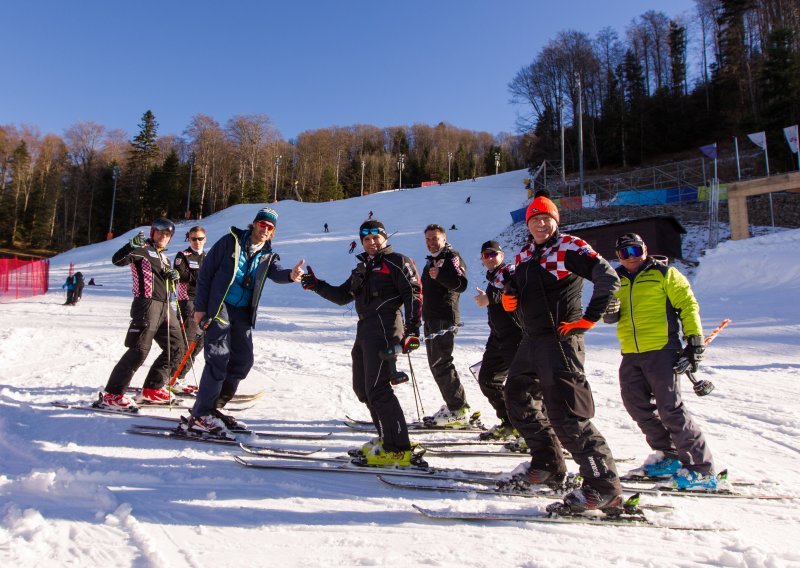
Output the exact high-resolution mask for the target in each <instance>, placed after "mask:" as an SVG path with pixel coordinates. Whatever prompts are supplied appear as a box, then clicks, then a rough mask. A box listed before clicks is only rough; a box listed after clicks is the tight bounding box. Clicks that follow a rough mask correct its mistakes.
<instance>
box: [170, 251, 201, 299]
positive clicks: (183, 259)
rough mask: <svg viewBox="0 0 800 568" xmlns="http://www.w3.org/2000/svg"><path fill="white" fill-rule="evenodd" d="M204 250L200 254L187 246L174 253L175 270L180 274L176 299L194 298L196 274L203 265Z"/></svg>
mask: <svg viewBox="0 0 800 568" xmlns="http://www.w3.org/2000/svg"><path fill="white" fill-rule="evenodd" d="M205 258H206V251H203V252H201V253H200V254H198V253H196V252H195V251H194V250H192V247H188V248H186V249H185V250H182V251H180V252H179V253H178V254H176V255H175V263H174V266H175V270H177V271H178V274H180V275H181V279H180V281H179V282H178V300H194V296H195V291H196V288H197V275H198V274H199V273H200V268H202V266H203V260H205Z"/></svg>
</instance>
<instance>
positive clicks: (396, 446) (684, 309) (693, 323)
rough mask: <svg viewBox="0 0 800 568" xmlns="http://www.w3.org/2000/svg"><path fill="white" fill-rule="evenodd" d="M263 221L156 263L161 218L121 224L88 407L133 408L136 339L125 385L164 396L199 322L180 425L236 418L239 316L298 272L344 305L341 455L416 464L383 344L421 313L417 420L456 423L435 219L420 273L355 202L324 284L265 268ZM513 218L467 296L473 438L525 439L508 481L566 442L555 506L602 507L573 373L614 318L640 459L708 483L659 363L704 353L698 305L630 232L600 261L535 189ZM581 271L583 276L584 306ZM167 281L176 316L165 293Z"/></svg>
mask: <svg viewBox="0 0 800 568" xmlns="http://www.w3.org/2000/svg"><path fill="white" fill-rule="evenodd" d="M277 220H278V214H277V212H276V211H274V210H273V209H270V208H263V209H261V210H259V211H258V213H257V215H256V217H255V219H253V221H252V223H250V224H249V225H248V227H247V229H237V228H235V227H231V229H230V232H229V233H228V234H226V235H225V236H223V237H222V238H221V239H220V240H219V241H217V243H216V244H215V245H214V246H213V247H212V249H211V251H210V252H209V254H208V256H206V254H205V252H204V251H203V244H204V239H205V231H204V230H203V229H202V227H193V228H192V229H191V230H190V231H189V232H188V233H187V240H189V241H190V246H189V248H187V249H186V250H183V251H181V252H180V253H178V255H177V256H176V259H175V263H174V266H170V264H169V261H168V259H167V258H166V256H165V255H164V249H165V247H166V246H167V244H168V243H169V241H170V239H171V238H172V235H173V234H174V232H175V227H174V225H173V224H172V223H171V222H170V221H169V220H167V219H163V218H162V219H158V220H156V221H155V222H154V223H153V226H152V228H151V231H150V237H149V238H148V239H145V238H144V235H143V234H140V235H137V237H134V239H132V240H131V242H130V243H128V244H126V245H125V246H123V247H122V248H121V249H120V250H119V251H118V252H117V253H116V254H115V255H114V257H113V259H112V260H113V262H114V264H117V265H119V266H124V265H130V266H131V273H132V277H133V293H134V301H133V305H132V307H131V318H132V322H131V325H130V328H129V330H128V335H127V336H126V340H125V345H126V347H128V351H127V352H126V353H125V354H124V355H123V357H122V359H121V360H120V361H119V363H118V364H117V366H116V367H115V368H114V371H113V372H112V374H111V377H110V378H109V381H108V384H107V385H106V389H105V392H104V393H103V394H102V395H101V399H100V401H99V404H101V405H105V406H108V407H114V408H120V409H125V408H135V405H136V403H135V402H134V401H133V400H132V399H131V398H130V397H128V396H127V395H126V391H127V388H128V386H129V384H130V381H131V378H132V376H133V373H134V372H135V371H136V369H138V367H139V366H140V365H141V364H142V362H143V361H144V359H145V357H146V356H147V353H148V351H149V349H150V345H151V344H152V341H153V340H155V341H156V342H157V343H158V345H159V346H160V347H161V348H162V350H163V353H162V354H161V355H160V356H159V357H158V358H157V359H156V361H155V363H154V364H153V366H152V367H151V369H150V372H149V373H148V375H147V377H146V379H145V383H144V388H143V389H142V392H141V395H140V400H142V401H146V402H149V403H155V404H165V403H169V402H170V401H171V400H172V399H173V394H172V393H171V392H170V388H167V387H169V386H170V385H168V381H169V380H170V376H171V373H172V372H174V366H175V364H176V362H177V361H179V360H181V358H183V357H184V352H185V350H186V346H187V345H192V344H191V343H189V337H190V336H194V337H195V338H196V339H198V342H199V338H202V337H203V334H204V335H205V338H204V341H205V349H204V356H205V363H206V364H205V368H204V370H203V373H202V376H201V379H200V384H199V389H198V390H197V393H196V400H195V403H194V406H193V408H192V410H191V416H190V417H189V418H188V419H187V420H186V422H185V424H184V426H183V427H185V428H187V429H194V430H199V431H202V432H208V433H210V434H213V435H218V436H224V437H231V438H232V437H233V436H232V434H231V433H230V429H232V428H234V427H236V426H237V423H236V421H235V420H234V419H233V418H232V417H230V416H228V415H225V414H223V413H222V412H221V410H220V408H222V407H224V405H225V403H226V402H227V401H229V400H230V399H231V397H232V396H233V395H234V394H235V392H236V389H237V387H238V384H239V382H240V381H241V380H242V379H244V378H245V377H246V376H247V374H248V372H249V370H250V368H251V367H252V365H253V342H252V329H253V327H254V325H255V320H256V316H257V311H258V310H257V308H258V303H259V299H260V296H261V294H262V290H263V286H264V283H265V281H266V279H267V278H269V279H271V280H273V281H274V282H276V283H291V282H300V283H301V285H302V287H303V288H304V289H306V290H310V291H313V292H315V293H316V294H318V295H320V296H321V297H323V298H325V299H327V300H329V301H331V302H333V303H336V304H339V305H345V304H349V303H351V302H355V311H356V314H357V315H358V324H357V330H356V337H355V343H354V345H353V348H352V359H353V371H352V379H353V390H354V392H355V394H356V396H357V397H358V399H359V401H361V402H362V403H364V404H365V405H366V407H367V409H368V410H369V412H370V416H371V417H372V421H373V423H374V426H375V428H376V430H377V432H378V437H377V438H376V439H374V440H372V441H371V442H369V443H367V444H365V445H364V446H363V447H362V448H361V449H360V450H358V451H355V452H354V454H355V455H356V456H357V459H359V460H361V461H363V462H364V463H365V464H367V465H372V466H389V467H397V466H401V467H402V466H410V465H415V464H416V465H419V464H423V463H424V461H423V460H422V457H421V455H419V454H418V453H416V452H414V451H413V450H412V446H411V442H410V439H409V434H408V427H407V424H406V421H405V417H404V414H403V410H402V408H401V406H400V403H399V401H398V399H397V397H396V395H395V393H394V390H393V381H394V380H396V378H397V374H396V370H395V365H394V363H395V361H396V359H397V356H398V354H400V353H409V352H411V351H413V350H415V349H417V348H419V347H420V345H421V341H420V328H422V329H423V331H424V343H425V348H426V354H427V358H428V363H429V366H430V369H431V373H432V374H433V376H434V379H435V380H436V383H437V385H438V387H439V389H440V392H441V393H442V397H443V399H444V402H445V404H444V405H443V406H442V407H441V408H440V409H439V411H437V412H436V413H435V414H434V415H433V416H430V417H426V422H427V423H428V424H429V425H432V426H437V427H444V428H461V427H465V426H468V425H469V424H470V422H471V421H472V420H473V415H472V412H471V409H470V407H469V404H468V403H467V399H466V394H465V391H464V388H463V385H462V384H461V381H460V378H459V376H458V372H457V371H456V368H455V365H454V363H453V347H454V339H455V336H456V334H457V331H458V327H459V326H460V325H461V322H460V315H459V297H460V295H461V293H463V292H464V291H465V290H466V289H467V285H468V282H467V276H466V272H467V268H466V264H465V263H464V260H463V258H462V257H461V255H460V254H459V253H458V252H457V251H456V250H455V249H453V247H452V246H451V245H450V244H449V243H448V242H447V234H446V231H445V229H444V228H443V227H441V226H440V225H436V224H431V225H428V226H427V227H426V228H425V231H424V236H425V244H426V247H427V249H428V252H429V253H430V254H429V256H427V258H426V263H425V265H424V268H423V270H422V272H421V274H420V273H418V272H417V269H416V266H415V264H414V262H413V260H411V259H410V258H409V257H407V256H405V255H403V254H401V253H400V252H397V251H395V250H393V248H392V246H391V245H390V244H389V243H388V242H387V241H388V238H389V237H388V235H387V232H386V228H385V226H384V225H383V223H382V222H381V221H379V220H377V219H374V218H372V216H370V218H369V219H367V220H366V221H364V222H363V223H362V224H361V226H360V227H359V235H358V236H359V239H360V242H361V245H362V247H363V249H364V251H363V252H362V253H360V254H358V255H356V258H357V264H356V267H355V268H354V269H353V270H352V272H351V274H350V276H349V277H348V278H347V279H346V280H345V281H344V282H343V283H342V284H339V285H338V286H337V285H332V284H329V283H327V282H326V281H324V280H322V279H320V278H319V277H318V276H317V275H316V274H315V273H314V271H313V269H312V268H311V267H310V266H309V267H307V270H304V269H303V265H304V262H305V261H304V260H300V261H299V262H297V264H296V265H295V266H294V267H293V268H291V269H284V268H282V267H281V265H280V262H279V260H280V259H279V257H278V255H277V254H276V253H275V252H274V251H273V249H272V239H273V237H274V235H275V230H276V225H277ZM526 225H527V227H528V230H529V233H530V238H529V240H528V243H527V244H526V245H525V246H523V247H522V249H521V250H520V251H519V253H517V255H516V256H515V258H514V261H513V262H506V261H505V257H504V253H503V250H502V247H501V246H500V244H499V243H497V242H496V241H487V242H486V243H484V244H483V245H482V247H481V261H482V263H483V265H484V267H485V268H486V270H487V273H486V280H487V282H488V285H487V286H486V290H485V291H484V290H481V289H477V290H478V294H477V295H476V296H475V301H476V303H477V304H478V305H479V306H481V307H487V311H488V320H489V329H490V334H489V338H488V340H487V343H486V349H485V352H484V355H483V360H482V362H481V367H480V371H479V373H478V380H479V384H480V389H481V391H482V392H483V394H484V395H485V396H486V397H487V399H488V400H489V402H490V404H491V405H492V407H493V408H494V409H495V411H496V414H497V416H498V418H499V420H500V423H499V424H498V425H497V426H495V427H493V428H492V429H490V430H488V431H487V432H485V433H484V434H482V435H481V438H483V439H491V438H494V439H511V438H514V437H519V441H518V443H519V444H522V445H524V446H527V449H528V450H529V451H530V454H531V461H530V463H527V464H524V467H520V468H517V470H515V471H514V472H513V475H512V476H510V479H509V480H508V482H507V483H508V485H510V486H512V487H514V488H523V487H529V486H531V485H547V486H550V487H553V488H562V489H563V488H564V486H565V483H566V480H567V468H566V464H565V461H564V452H563V449H566V450H568V451H569V452H570V454H571V456H572V458H573V459H574V460H575V461H576V462H577V464H578V466H579V470H580V475H581V476H582V479H583V482H582V486H581V487H579V488H577V489H575V490H573V491H571V492H569V493H568V494H567V495H566V496H565V498H564V502H563V504H562V505H561V506H563V507H565V508H566V509H569V511H571V512H581V511H584V510H587V509H602V510H610V509H614V508H617V507H619V506H620V504H621V502H622V497H621V493H622V492H621V487H620V480H619V475H618V473H617V469H616V465H615V463H614V458H613V456H612V453H611V450H610V448H609V446H608V443H607V442H606V440H605V438H604V437H603V436H602V434H601V433H600V432H599V431H598V430H597V428H596V427H595V426H594V425H593V424H592V422H591V418H592V417H593V416H594V413H595V405H594V399H593V396H592V391H591V388H590V386H589V383H588V382H587V380H586V376H585V373H584V370H583V364H584V357H585V349H584V340H583V335H584V333H586V332H587V331H589V330H591V329H592V328H593V327H594V326H595V325H596V323H597V322H598V321H599V320H600V319H601V318H603V319H604V320H605V321H606V322H609V323H616V322H618V323H617V326H618V327H617V329H618V336H619V339H620V344H621V347H622V354H623V358H622V364H621V366H620V384H621V393H622V398H623V402H624V405H625V408H626V409H627V410H628V412H629V413H630V415H631V417H632V418H633V419H634V420H635V421H636V422H637V424H638V425H639V427H640V428H641V430H642V431H643V432H644V434H645V437H646V440H647V442H648V444H649V445H650V446H651V448H652V449H653V450H654V451H655V454H654V456H652V457H651V458H648V460H647V461H646V463H645V465H644V466H643V473H644V474H645V475H649V476H654V477H665V478H669V479H670V483H673V484H674V485H675V486H677V487H680V488H690V489H691V488H702V489H714V488H715V487H716V485H715V484H716V477H715V475H714V467H713V462H712V459H711V455H710V452H709V450H708V448H707V445H706V443H705V439H704V437H703V435H702V433H701V432H700V430H699V428H698V427H697V425H696V423H695V422H693V421H692V419H691V416H690V415H689V414H688V412H687V411H686V409H685V407H684V405H683V403H682V400H681V396H680V389H679V384H678V382H679V376H680V375H679V373H677V372H674V371H673V367H674V366H675V363H676V362H677V360H678V358H679V357H681V356H683V357H686V358H688V360H689V362H690V365H691V367H692V369H693V370H696V368H697V364H698V362H699V361H700V360H701V358H702V355H703V350H704V342H703V335H702V327H701V325H700V318H699V307H698V305H697V302H696V300H695V298H694V295H693V294H692V291H691V288H690V287H689V284H688V282H687V281H686V279H685V278H684V277H683V276H682V275H681V274H680V273H679V272H678V271H677V270H676V269H674V268H673V267H669V266H668V265H667V264H666V262H664V261H663V260H661V259H658V258H655V257H652V256H648V254H647V246H646V244H645V243H644V241H643V240H642V239H641V237H639V236H638V235H635V234H632V233H630V234H626V235H623V236H622V237H620V239H619V240H618V242H617V256H618V259H619V261H620V263H621V266H620V267H619V268H618V269H616V270H615V269H614V268H613V267H612V266H611V265H610V264H609V263H608V261H606V260H605V259H604V258H602V257H601V256H600V255H599V254H597V252H595V251H594V250H593V249H592V248H591V246H589V245H588V244H587V243H586V242H584V241H583V240H581V239H580V238H578V237H574V236H572V235H568V234H564V233H561V232H560V231H559V213H558V209H557V207H556V205H555V204H554V203H553V201H551V200H550V199H549V196H548V195H547V194H546V193H540V194H537V196H536V197H535V198H534V199H533V201H532V202H531V204H530V206H529V207H528V209H527V211H526ZM584 279H588V280H590V281H591V282H592V283H593V292H592V296H591V299H590V301H589V303H588V305H587V306H586V309H585V310H583V309H582V306H581V294H582V287H583V280H584ZM174 289H177V293H178V298H179V304H178V305H179V308H180V309H179V313H178V314H176V313H175V312H174V310H173V309H172V308H171V306H170V297H171V292H172V291H173V290H174ZM423 291H424V300H425V301H424V302H423V301H422V299H423ZM176 316H178V317H176ZM179 319H180V321H181V322H183V324H184V330H185V334H184V335H183V336H182V334H181V327H180V326H179V325H178V320H179ZM679 324H680V325H679ZM681 330H682V333H683V336H684V338H685V339H686V345H685V346H682V343H681V341H680V337H679V333H680V332H681ZM195 346H197V342H196V343H195V345H193V347H195ZM177 384H178V387H177V388H185V387H181V382H180V381H178V382H177ZM171 387H172V389H174V388H176V386H175V385H174V384H173V385H171ZM186 388H188V387H186ZM562 448H563V449H562Z"/></svg>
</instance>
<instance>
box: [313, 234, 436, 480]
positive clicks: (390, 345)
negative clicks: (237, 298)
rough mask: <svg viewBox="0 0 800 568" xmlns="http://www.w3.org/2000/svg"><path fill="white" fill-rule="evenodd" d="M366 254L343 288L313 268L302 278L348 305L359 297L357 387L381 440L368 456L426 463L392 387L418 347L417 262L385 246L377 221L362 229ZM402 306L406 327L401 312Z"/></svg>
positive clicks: (384, 462) (385, 461)
mask: <svg viewBox="0 0 800 568" xmlns="http://www.w3.org/2000/svg"><path fill="white" fill-rule="evenodd" d="M359 234H360V237H361V244H362V245H363V246H364V252H363V253H361V254H359V255H357V258H358V261H359V262H358V265H357V266H356V268H355V269H354V270H353V271H352V272H351V273H350V277H349V278H348V279H347V280H345V281H344V283H342V284H340V285H339V286H332V285H330V284H328V283H327V282H325V281H324V280H318V279H317V278H316V276H315V275H314V271H313V270H312V269H311V267H310V266H309V267H308V273H307V274H305V275H304V276H303V279H302V283H303V288H305V289H306V290H313V291H314V292H316V293H317V294H319V295H320V296H322V297H323V298H325V299H326V300H329V301H331V302H333V303H335V304H338V305H342V306H343V305H346V304H349V303H350V302H352V301H353V300H355V308H356V313H357V314H358V327H357V330H356V341H355V344H354V345H353V350H352V352H351V354H352V357H353V391H354V392H355V393H356V396H357V397H358V400H359V401H361V402H363V403H364V404H365V405H366V406H367V409H369V412H370V416H371V417H372V421H373V423H374V424H375V428H376V429H377V431H378V435H379V437H380V438H379V440H377V441H373V442H372V443H370V444H365V445H364V447H363V448H362V450H361V453H362V455H363V458H364V460H365V461H366V463H367V464H369V465H376V466H389V467H391V466H397V465H399V466H407V465H411V464H412V463H416V464H420V463H422V462H421V461H420V460H419V459H417V457H416V456H412V452H411V442H410V440H409V438H408V427H407V426H406V420H405V417H404V416H403V409H402V408H401V407H400V402H399V401H398V400H397V397H396V396H395V394H394V391H393V390H392V385H391V379H392V373H391V368H392V367H393V366H394V359H395V358H396V357H397V350H396V349H395V347H396V346H400V348H401V350H402V352H403V353H408V352H410V351H412V350H414V349H416V348H418V347H419V324H420V309H421V308H420V305H421V302H422V297H421V293H420V292H421V291H420V285H419V278H418V276H417V269H416V267H415V266H414V262H413V261H412V260H411V259H410V258H408V257H407V256H404V255H402V254H400V253H396V252H394V251H393V250H392V247H391V246H390V245H387V244H386V240H387V236H386V229H385V228H384V226H383V223H381V222H380V221H378V220H375V219H373V220H367V221H365V222H364V223H362V225H361V227H360V228H359ZM401 308H403V312H404V313H403V315H404V316H405V326H404V325H403V319H402V318H401V313H400V310H401Z"/></svg>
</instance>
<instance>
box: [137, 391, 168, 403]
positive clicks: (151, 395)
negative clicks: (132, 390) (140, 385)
mask: <svg viewBox="0 0 800 568" xmlns="http://www.w3.org/2000/svg"><path fill="white" fill-rule="evenodd" d="M139 402H141V403H145V404H172V403H174V402H175V395H174V394H172V393H171V392H169V391H168V390H167V389H165V388H160V389H142V393H141V394H140V395H139Z"/></svg>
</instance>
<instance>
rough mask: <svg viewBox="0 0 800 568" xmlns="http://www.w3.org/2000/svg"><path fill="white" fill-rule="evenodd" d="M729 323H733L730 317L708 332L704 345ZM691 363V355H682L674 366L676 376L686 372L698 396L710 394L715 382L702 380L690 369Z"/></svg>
mask: <svg viewBox="0 0 800 568" xmlns="http://www.w3.org/2000/svg"><path fill="white" fill-rule="evenodd" d="M729 323H731V320H730V318H726V319H724V320H722V323H720V324H719V325H718V326H717V327H716V328H714V331H712V332H711V333H710V334H708V336H707V337H706V338H705V339H703V345H708V344H709V343H711V342H712V341H714V338H715V337H716V336H717V335H718V334H719V332H720V331H722V330H723V329H725V326H727V325H728V324H729ZM691 364H692V363H691V361H690V360H689V357H687V356H686V355H681V356H680V357H679V358H678V361H677V362H676V363H675V367H673V369H672V370H673V371H674V372H675V375H676V376H677V375H680V374H686V376H687V377H689V380H690V381H692V385H693V387H692V388H693V390H694V393H695V394H696V395H697V396H706V395H707V394H709V393H710V392H711V391H713V390H714V383H712V382H711V381H707V380H702V379H698V378H697V377H695V376H694V373H693V372H692V371H691V370H689V368H690V367H691Z"/></svg>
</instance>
